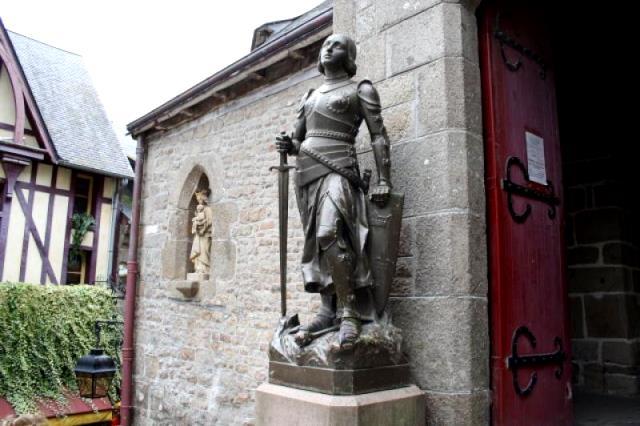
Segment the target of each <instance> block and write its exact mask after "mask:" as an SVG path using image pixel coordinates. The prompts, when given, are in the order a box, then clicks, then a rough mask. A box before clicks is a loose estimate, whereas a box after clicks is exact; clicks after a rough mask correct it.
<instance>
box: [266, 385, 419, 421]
mask: <svg viewBox="0 0 640 426" xmlns="http://www.w3.org/2000/svg"><path fill="white" fill-rule="evenodd" d="M256 424H257V425H258V426H276V425H278V426H281V425H284V424H286V425H305V426H306V425H354V426H356V425H357V426H365V425H366V426H378V425H379V426H382V425H394V426H424V424H425V399H424V393H423V392H422V391H421V390H420V389H419V388H418V387H417V386H414V385H412V386H407V387H403V388H400V389H392V390H386V391H380V392H372V393H367V394H362V395H349V396H334V395H326V394H322V393H318V392H309V391H305V390H300V389H294V388H290V387H286V386H278V385H274V384H270V383H264V384H262V385H260V386H259V387H258V389H257V390H256Z"/></svg>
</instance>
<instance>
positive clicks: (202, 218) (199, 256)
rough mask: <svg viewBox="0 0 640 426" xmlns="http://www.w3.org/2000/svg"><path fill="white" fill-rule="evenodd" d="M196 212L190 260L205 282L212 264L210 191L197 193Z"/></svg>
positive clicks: (192, 228)
mask: <svg viewBox="0 0 640 426" xmlns="http://www.w3.org/2000/svg"><path fill="white" fill-rule="evenodd" d="M195 197H196V201H197V202H198V205H197V206H196V211H195V215H194V217H193V219H191V221H192V224H191V233H192V234H193V244H192V245H191V253H190V255H189V259H191V262H193V268H194V272H195V273H196V274H199V275H200V276H201V277H202V279H203V280H206V279H208V274H209V266H210V264H211V231H212V226H213V213H212V210H211V207H209V206H208V197H209V190H208V189H201V190H198V191H196V192H195Z"/></svg>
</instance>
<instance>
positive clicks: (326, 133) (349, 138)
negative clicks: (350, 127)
mask: <svg viewBox="0 0 640 426" xmlns="http://www.w3.org/2000/svg"><path fill="white" fill-rule="evenodd" d="M311 136H315V137H320V138H329V139H335V140H339V141H344V142H351V143H353V141H354V140H355V138H354V137H353V135H352V134H350V133H342V132H336V131H333V130H309V131H308V132H307V133H306V134H305V137H307V138H309V137H311Z"/></svg>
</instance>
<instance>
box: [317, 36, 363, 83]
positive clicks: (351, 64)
mask: <svg viewBox="0 0 640 426" xmlns="http://www.w3.org/2000/svg"><path fill="white" fill-rule="evenodd" d="M336 36H337V37H342V38H343V39H344V40H345V44H346V47H347V58H346V59H345V60H344V63H343V64H342V66H343V67H344V70H345V71H346V73H347V75H349V77H353V76H354V75H356V71H357V70H358V66H357V65H356V51H357V49H356V42H355V41H353V39H352V38H351V37H349V36H347V35H344V34H332V35H330V36H329V37H336ZM329 37H327V38H329ZM325 40H326V39H325ZM321 54H322V49H320V52H319V53H318V71H320V72H321V73H322V74H324V66H323V65H322V60H321V58H320V55H321Z"/></svg>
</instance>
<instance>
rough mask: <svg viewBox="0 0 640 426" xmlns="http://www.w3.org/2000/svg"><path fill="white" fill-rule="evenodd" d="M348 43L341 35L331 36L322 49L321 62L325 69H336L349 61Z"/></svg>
mask: <svg viewBox="0 0 640 426" xmlns="http://www.w3.org/2000/svg"><path fill="white" fill-rule="evenodd" d="M347 57H348V52H347V41H346V40H345V38H344V37H342V36H340V35H332V36H329V37H328V38H327V39H326V40H325V41H324V43H323V44H322V48H321V49H320V62H321V63H322V65H323V66H324V67H325V68H331V69H336V68H337V67H339V66H342V64H343V63H344V62H345V61H346V60H347Z"/></svg>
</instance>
